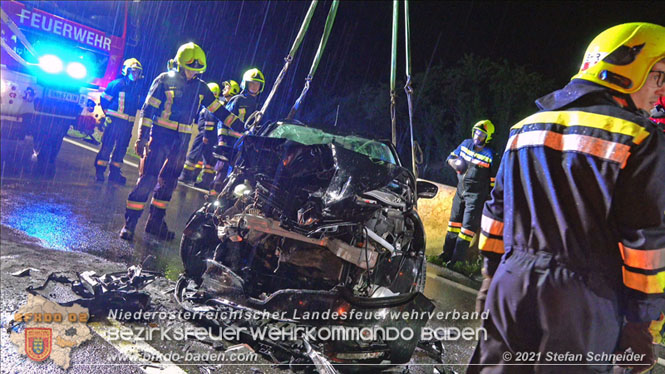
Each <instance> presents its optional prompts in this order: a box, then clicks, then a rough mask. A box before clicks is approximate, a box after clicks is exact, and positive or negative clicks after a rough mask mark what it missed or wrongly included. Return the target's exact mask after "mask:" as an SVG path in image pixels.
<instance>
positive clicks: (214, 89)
mask: <svg viewBox="0 0 665 374" xmlns="http://www.w3.org/2000/svg"><path fill="white" fill-rule="evenodd" d="M208 88H209V89H210V91H212V94H213V95H215V99H216V98H218V97H219V94H220V93H222V90H221V89H219V85H218V84H217V83H215V82H210V83H208Z"/></svg>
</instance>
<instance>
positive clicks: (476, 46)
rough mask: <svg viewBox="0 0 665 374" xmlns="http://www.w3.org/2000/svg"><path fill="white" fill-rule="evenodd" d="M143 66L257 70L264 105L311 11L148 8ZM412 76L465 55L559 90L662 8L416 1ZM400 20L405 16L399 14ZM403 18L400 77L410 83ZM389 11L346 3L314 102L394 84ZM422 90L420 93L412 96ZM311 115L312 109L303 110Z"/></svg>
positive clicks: (309, 52) (149, 73) (286, 94)
mask: <svg viewBox="0 0 665 374" xmlns="http://www.w3.org/2000/svg"><path fill="white" fill-rule="evenodd" d="M133 5H134V6H137V7H138V8H139V11H140V17H139V24H140V41H139V44H138V45H137V46H135V47H129V48H128V49H127V52H126V56H127V57H130V56H131V57H137V58H139V59H140V60H141V61H142V62H143V63H144V66H145V68H146V69H145V73H146V77H147V78H148V79H147V80H148V81H150V80H152V78H153V77H154V76H156V75H157V74H159V73H160V72H162V71H164V69H165V66H166V61H167V60H168V59H169V58H171V57H173V55H174V54H175V52H176V50H177V48H178V46H179V45H181V44H183V43H185V42H188V41H193V42H195V43H197V44H199V45H200V46H201V47H203V49H204V50H205V51H206V53H207V55H208V71H207V72H206V73H205V74H204V75H203V76H202V78H203V79H204V80H206V81H222V80H226V79H235V80H236V81H238V82H240V80H241V75H242V72H243V71H245V70H246V69H248V68H250V67H258V68H260V69H261V70H262V71H263V72H264V74H265V75H266V80H267V87H266V92H265V93H264V95H263V96H264V97H265V96H266V95H267V92H268V90H269V89H270V88H271V87H272V83H273V82H274V80H275V78H276V76H277V74H278V73H279V71H280V69H281V68H282V66H283V63H284V60H283V58H284V57H285V56H286V55H287V53H288V51H289V49H290V47H291V44H292V43H293V39H294V38H295V35H296V33H297V31H298V29H299V27H300V25H301V22H302V20H303V18H304V15H305V12H306V10H307V8H308V7H309V2H308V1H265V2H264V1H223V2H221V1H220V2H215V1H206V2H198V1H141V2H140V3H138V4H133ZM329 6H330V1H321V2H320V3H319V5H318V7H317V11H316V13H315V16H314V18H313V19H312V23H311V25H310V28H309V31H308V33H307V35H306V37H305V40H304V42H303V44H302V46H301V48H300V51H299V53H298V54H297V56H296V60H295V61H294V63H293V65H292V66H291V69H290V70H289V74H288V75H287V77H286V79H285V81H284V82H283V84H282V86H281V87H280V90H279V92H278V95H277V97H276V98H275V101H273V103H274V104H272V105H274V107H273V108H272V109H274V110H271V111H270V112H269V113H270V114H272V116H273V117H280V116H284V115H286V113H288V108H289V107H290V105H292V103H293V101H294V100H295V98H296V97H297V95H298V94H299V92H300V90H301V89H302V86H303V83H304V77H305V76H306V74H307V72H308V70H309V67H310V65H311V63H312V59H313V56H314V54H315V52H316V48H317V46H318V43H319V40H320V37H321V33H322V31H323V25H324V23H325V18H326V15H327V12H328V8H329ZM410 8H411V43H412V66H413V68H412V70H413V73H414V74H415V73H417V72H423V71H425V70H426V69H427V68H428V66H430V65H432V64H438V63H442V64H452V63H454V62H455V61H457V60H459V59H460V58H461V57H462V56H463V55H464V54H468V53H473V54H475V55H478V56H486V57H490V58H493V59H508V60H510V61H511V62H513V63H516V64H519V65H524V66H526V67H527V68H530V69H532V70H534V71H536V72H540V73H542V74H544V75H545V76H547V77H551V78H553V79H555V80H556V82H557V83H560V85H563V84H565V82H566V81H567V80H568V79H569V78H570V76H572V75H573V74H574V73H575V72H576V71H577V69H578V67H579V64H580V61H581V58H582V54H583V52H584V50H585V48H586V45H587V44H588V43H589V42H590V41H591V40H592V39H593V37H594V36H595V35H596V34H598V33H599V32H600V31H602V30H604V29H606V28H608V27H610V26H612V25H615V24H619V23H623V22H634V21H648V22H654V23H660V24H662V23H663V21H665V2H662V1H598V2H596V1H593V2H576V1H569V2H559V1H556V2H555V1H547V2H544V1H533V2H525V1H518V2H510V1H506V2H501V1H491V2H483V1H411V2H410ZM400 11H402V9H400ZM403 20H404V19H403V13H401V14H400V23H401V25H400V27H401V28H400V32H399V35H400V44H399V48H400V50H399V53H400V54H399V57H398V65H399V75H398V76H399V77H403V76H404V65H405V63H404V41H403V34H404V31H403ZM391 23H392V2H390V1H342V2H341V4H340V6H339V10H338V13H337V18H336V21H335V25H334V27H333V31H332V34H331V37H330V40H329V41H328V45H327V48H326V51H325V54H324V56H323V59H322V61H321V64H320V65H319V69H318V71H317V73H316V76H315V78H314V81H313V84H312V89H311V90H310V96H309V97H308V100H309V98H312V97H314V98H317V99H321V98H322V97H323V98H325V96H327V95H330V94H337V95H339V94H343V93H344V92H345V91H347V90H353V89H356V88H358V87H360V86H361V85H363V84H372V83H374V82H385V83H387V82H388V81H389V77H390V75H389V74H390V48H391ZM414 88H415V90H416V94H417V90H418V87H414ZM303 110H306V107H303Z"/></svg>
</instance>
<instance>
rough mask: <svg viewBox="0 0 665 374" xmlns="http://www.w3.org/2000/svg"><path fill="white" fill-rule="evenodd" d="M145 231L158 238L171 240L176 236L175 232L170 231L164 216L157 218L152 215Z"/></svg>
mask: <svg viewBox="0 0 665 374" xmlns="http://www.w3.org/2000/svg"><path fill="white" fill-rule="evenodd" d="M145 232H147V233H148V234H152V235H154V236H156V237H157V238H158V239H161V240H166V241H171V240H173V238H175V232H173V231H169V228H168V226H166V222H164V218H155V217H154V216H152V215H151V216H150V217H149V218H148V222H146V224H145Z"/></svg>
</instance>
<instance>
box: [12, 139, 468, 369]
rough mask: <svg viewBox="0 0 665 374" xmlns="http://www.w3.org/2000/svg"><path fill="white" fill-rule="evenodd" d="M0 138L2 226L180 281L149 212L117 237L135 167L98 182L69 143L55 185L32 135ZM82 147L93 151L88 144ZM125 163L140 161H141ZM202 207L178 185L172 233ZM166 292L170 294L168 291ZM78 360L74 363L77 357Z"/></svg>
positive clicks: (453, 359) (448, 300)
mask: <svg viewBox="0 0 665 374" xmlns="http://www.w3.org/2000/svg"><path fill="white" fill-rule="evenodd" d="M0 140H1V141H2V144H1V147H0V150H1V157H2V158H1V163H2V164H1V167H2V169H1V180H0V209H1V211H2V215H1V219H0V223H1V224H2V225H3V226H4V227H9V228H12V229H15V230H17V232H19V233H25V234H27V235H28V236H30V237H32V238H36V239H38V240H39V244H40V246H43V247H46V248H51V249H55V250H59V251H65V252H85V253H88V254H91V255H94V256H98V257H101V258H103V259H104V260H103V261H104V262H107V261H110V262H114V263H118V264H119V265H122V264H127V265H131V264H139V263H143V262H144V261H145V267H146V268H148V269H151V270H158V271H161V272H163V273H164V274H165V275H166V277H167V278H168V279H170V280H171V281H172V280H175V279H176V278H177V276H178V274H179V273H180V272H181V271H182V265H181V261H180V258H179V253H178V245H179V241H178V239H176V240H175V241H172V242H162V241H157V240H155V239H153V238H152V237H151V236H150V235H147V234H145V233H144V232H143V230H142V228H143V225H144V224H145V221H146V219H147V212H146V213H144V215H143V216H142V217H141V220H140V221H139V225H138V226H137V231H136V235H135V238H134V242H132V243H128V242H126V241H123V240H121V239H119V238H118V232H119V231H120V229H121V228H122V226H123V222H124V218H123V215H124V210H125V201H126V198H127V195H128V194H129V192H130V191H131V189H132V187H133V185H134V182H135V180H136V178H137V176H138V170H137V169H136V168H134V167H131V166H129V165H125V166H124V167H123V174H124V175H125V176H126V177H127V179H128V183H127V186H116V185H111V184H108V183H97V182H95V181H94V167H93V163H94V157H95V152H92V151H90V150H86V149H84V148H81V147H79V146H76V145H73V144H70V143H68V142H64V143H63V145H62V149H61V152H60V154H59V156H58V159H57V162H56V173H55V177H54V178H53V180H44V179H39V178H35V177H33V176H32V175H31V174H30V169H31V163H30V156H31V145H32V142H31V139H30V138H29V137H28V138H26V139H25V140H21V141H19V140H11V139H0ZM78 142H80V141H78ZM82 144H84V145H86V146H88V147H90V145H88V144H87V143H82ZM126 160H127V161H130V162H134V163H136V162H137V160H136V159H130V158H127V159H126ZM203 202H204V193H202V192H200V191H198V190H194V189H191V188H188V187H186V186H183V185H178V187H177V188H176V191H175V192H174V195H173V198H172V200H171V204H170V207H169V210H168V213H167V218H166V221H167V223H168V225H169V228H170V229H172V230H175V231H176V238H179V235H180V234H181V233H182V230H183V229H184V226H185V223H186V221H187V220H188V218H189V216H190V215H191V213H193V212H194V211H195V210H196V209H197V208H198V207H200V206H201V205H202V204H203ZM67 255H69V256H70V254H67ZM53 256H55V257H56V258H57V257H58V252H54V254H53ZM60 256H61V257H63V263H62V266H60V269H58V268H57V267H58V266H54V267H53V268H48V269H44V271H45V272H50V271H56V270H62V271H66V270H72V269H71V264H70V263H69V262H67V260H66V259H65V257H66V256H65V255H64V254H61V255H60ZM149 256H150V258H148V257H149ZM93 258H94V257H93ZM146 258H148V260H147V261H146ZM100 261H102V260H100ZM12 270H15V269H12ZM79 271H80V270H79ZM3 281H5V285H3V290H4V288H5V287H6V284H7V283H8V282H9V283H11V282H14V280H13V279H11V278H10V279H7V278H5V279H3ZM165 281H166V280H165ZM167 283H168V282H167ZM171 283H172V282H171ZM164 287H165V288H166V287H168V286H164ZM161 291H163V292H166V289H163V290H161ZM425 294H426V296H428V297H429V298H431V299H433V301H434V303H435V305H436V307H437V311H443V312H453V311H459V312H463V311H473V309H474V300H475V295H474V294H473V291H472V290H470V289H465V288H464V287H455V286H451V283H450V282H448V281H446V280H443V279H442V278H440V277H437V276H436V275H434V274H429V275H428V281H427V285H426V289H425ZM5 296H6V294H5ZM22 298H24V296H17V299H16V300H22ZM23 302H24V301H22V302H21V304H22V303H23ZM171 304H173V303H172V302H171ZM14 306H16V305H14ZM175 307H176V306H175V305H169V306H167V308H175ZM5 308H9V309H10V307H9V306H8V305H4V304H3V315H4V316H6V315H7V314H8V313H9V314H11V313H12V312H13V310H8V309H5ZM3 318H4V317H3ZM430 325H431V326H432V327H450V326H454V327H458V328H463V327H471V328H474V329H475V328H477V327H479V326H480V321H479V320H460V319H455V318H454V317H452V316H450V317H448V318H445V319H443V320H432V321H430ZM473 346H475V342H473V341H463V342H462V341H456V342H449V343H447V344H446V345H445V354H444V362H445V363H447V364H448V365H444V367H445V368H446V369H448V370H455V371H457V372H463V367H464V363H466V362H468V359H469V357H470V355H471V353H472V349H473ZM72 359H73V360H74V361H73V362H74V363H75V362H76V361H75V360H76V357H73V358H72ZM434 364H435V362H434V361H433V360H431V359H430V358H428V357H427V355H426V354H425V353H424V352H422V351H417V352H416V355H415V356H414V357H413V359H412V361H411V363H410V365H409V369H410V372H412V373H432V372H433V369H434V367H438V368H442V367H441V365H436V366H434ZM3 366H4V365H3ZM262 368H265V367H262ZM183 369H184V370H186V371H188V372H206V371H205V370H204V369H200V368H199V369H197V370H199V371H192V370H193V369H194V368H190V367H187V368H183ZM403 369H404V368H399V370H403ZM16 372H21V371H16ZM223 372H245V371H244V370H241V371H236V370H233V371H223ZM246 372H250V371H246ZM282 372H286V371H282ZM3 373H4V370H3Z"/></svg>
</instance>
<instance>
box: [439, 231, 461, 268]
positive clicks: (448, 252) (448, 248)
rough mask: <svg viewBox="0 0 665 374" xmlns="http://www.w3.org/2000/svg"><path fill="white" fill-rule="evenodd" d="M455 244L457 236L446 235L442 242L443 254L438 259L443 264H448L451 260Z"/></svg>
mask: <svg viewBox="0 0 665 374" xmlns="http://www.w3.org/2000/svg"><path fill="white" fill-rule="evenodd" d="M456 243H457V234H456V233H450V232H449V233H448V234H447V235H446V239H445V241H444V242H443V252H441V254H440V255H439V258H440V259H441V260H442V261H443V262H444V263H446V262H448V261H450V260H451V259H452V258H453V253H455V244H456Z"/></svg>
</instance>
